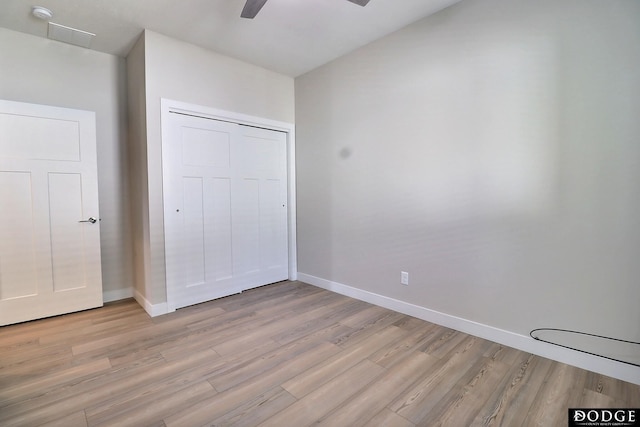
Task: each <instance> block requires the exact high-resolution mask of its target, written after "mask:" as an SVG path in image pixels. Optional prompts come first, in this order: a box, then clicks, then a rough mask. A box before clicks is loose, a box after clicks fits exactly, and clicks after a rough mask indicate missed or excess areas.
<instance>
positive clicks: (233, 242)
mask: <svg viewBox="0 0 640 427" xmlns="http://www.w3.org/2000/svg"><path fill="white" fill-rule="evenodd" d="M170 117H171V119H170V120H171V123H170V125H169V126H168V129H169V131H168V135H167V138H166V140H163V167H164V171H163V174H164V206H165V251H166V255H165V257H166V268H167V299H168V304H169V308H170V309H176V308H180V307H184V306H187V305H192V304H197V303H200V302H203V301H208V300H211V299H214V298H219V297H222V296H226V295H231V294H233V293H238V292H241V291H243V290H245V289H248V288H250V287H255V286H261V285H266V284H269V283H273V282H276V281H279V280H284V279H286V278H287V277H288V253H287V241H288V240H287V209H286V196H287V194H286V191H287V190H286V135H285V134H284V133H281V132H275V131H267V130H263V129H253V128H246V127H244V126H240V125H238V124H235V123H227V122H221V121H216V120H211V119H206V118H200V117H193V116H187V115H182V114H176V113H172V114H171V115H170ZM275 182H277V183H278V184H279V185H280V187H279V188H278V189H277V191H276V190H274V188H273V187H274V183H275ZM276 203H277V204H276ZM282 224H284V226H282ZM281 242H284V250H283V249H282V243H281Z"/></svg>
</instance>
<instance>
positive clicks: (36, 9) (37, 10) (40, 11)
mask: <svg viewBox="0 0 640 427" xmlns="http://www.w3.org/2000/svg"><path fill="white" fill-rule="evenodd" d="M31 14H32V15H33V16H35V17H36V18H38V19H44V20H45V21H48V20H50V19H51V18H53V12H51V11H50V10H49V9H47V8H46V7H42V6H33V9H31Z"/></svg>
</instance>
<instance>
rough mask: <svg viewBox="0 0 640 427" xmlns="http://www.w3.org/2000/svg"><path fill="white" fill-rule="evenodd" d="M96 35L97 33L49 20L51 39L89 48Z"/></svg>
mask: <svg viewBox="0 0 640 427" xmlns="http://www.w3.org/2000/svg"><path fill="white" fill-rule="evenodd" d="M95 36H96V35H95V34H93V33H89V32H87V31H82V30H78V29H76V28H71V27H65V26H64V25H60V24H55V23H53V22H49V38H50V39H51V40H57V41H59V42H63V43H69V44H73V45H76V46H80V47H86V48H89V47H91V41H92V40H93V38H94V37H95Z"/></svg>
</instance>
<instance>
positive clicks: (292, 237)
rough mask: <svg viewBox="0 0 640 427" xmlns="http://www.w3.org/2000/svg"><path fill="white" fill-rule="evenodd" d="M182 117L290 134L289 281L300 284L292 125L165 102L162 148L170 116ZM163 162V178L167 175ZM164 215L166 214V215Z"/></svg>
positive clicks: (172, 308)
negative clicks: (298, 280) (298, 281)
mask: <svg viewBox="0 0 640 427" xmlns="http://www.w3.org/2000/svg"><path fill="white" fill-rule="evenodd" d="M173 113H179V114H187V115H193V116H196V117H202V118H207V119H214V120H220V121H226V122H231V123H237V124H240V125H246V126H254V127H258V128H264V129H270V130H275V131H280V132H284V133H286V134H287V216H288V224H287V235H288V236H287V238H288V262H289V280H297V278H298V267H297V256H296V254H297V248H296V185H295V183H296V174H295V172H296V169H295V158H296V157H295V126H294V124H292V123H287V122H280V121H276V120H271V119H266V118H262V117H256V116H250V115H247V114H242V113H237V112H233V111H226V110H220V109H216V108H212V107H207V106H201V105H196V104H190V103H186V102H182V101H176V100H172V99H166V98H162V99H161V130H162V148H163V152H167V151H166V150H165V144H167V143H169V136H168V135H169V134H170V126H171V118H170V114H173ZM164 167H165V166H164V160H163V174H164ZM163 215H164V212H163ZM169 249H170V248H168V247H167V241H166V239H165V265H166V263H167V254H169V253H170V250H169ZM169 281H170V278H169V277H167V283H166V284H165V286H166V288H167V312H168V313H170V312H173V311H175V310H176V306H175V305H174V304H173V303H172V301H171V298H170V295H171V292H170V290H169V286H170V284H169Z"/></svg>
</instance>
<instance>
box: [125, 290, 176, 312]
mask: <svg viewBox="0 0 640 427" xmlns="http://www.w3.org/2000/svg"><path fill="white" fill-rule="evenodd" d="M133 297H134V298H135V299H136V301H138V304H140V306H141V307H142V308H144V311H146V312H147V314H148V315H149V316H151V317H156V316H161V315H163V314H167V313H169V306H168V304H167V303H166V302H163V303H160V304H151V303H150V302H149V301H148V300H147V299H146V298H145V297H144V296H142V294H141V293H140V292H138V291H135V294H134V296H133Z"/></svg>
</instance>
